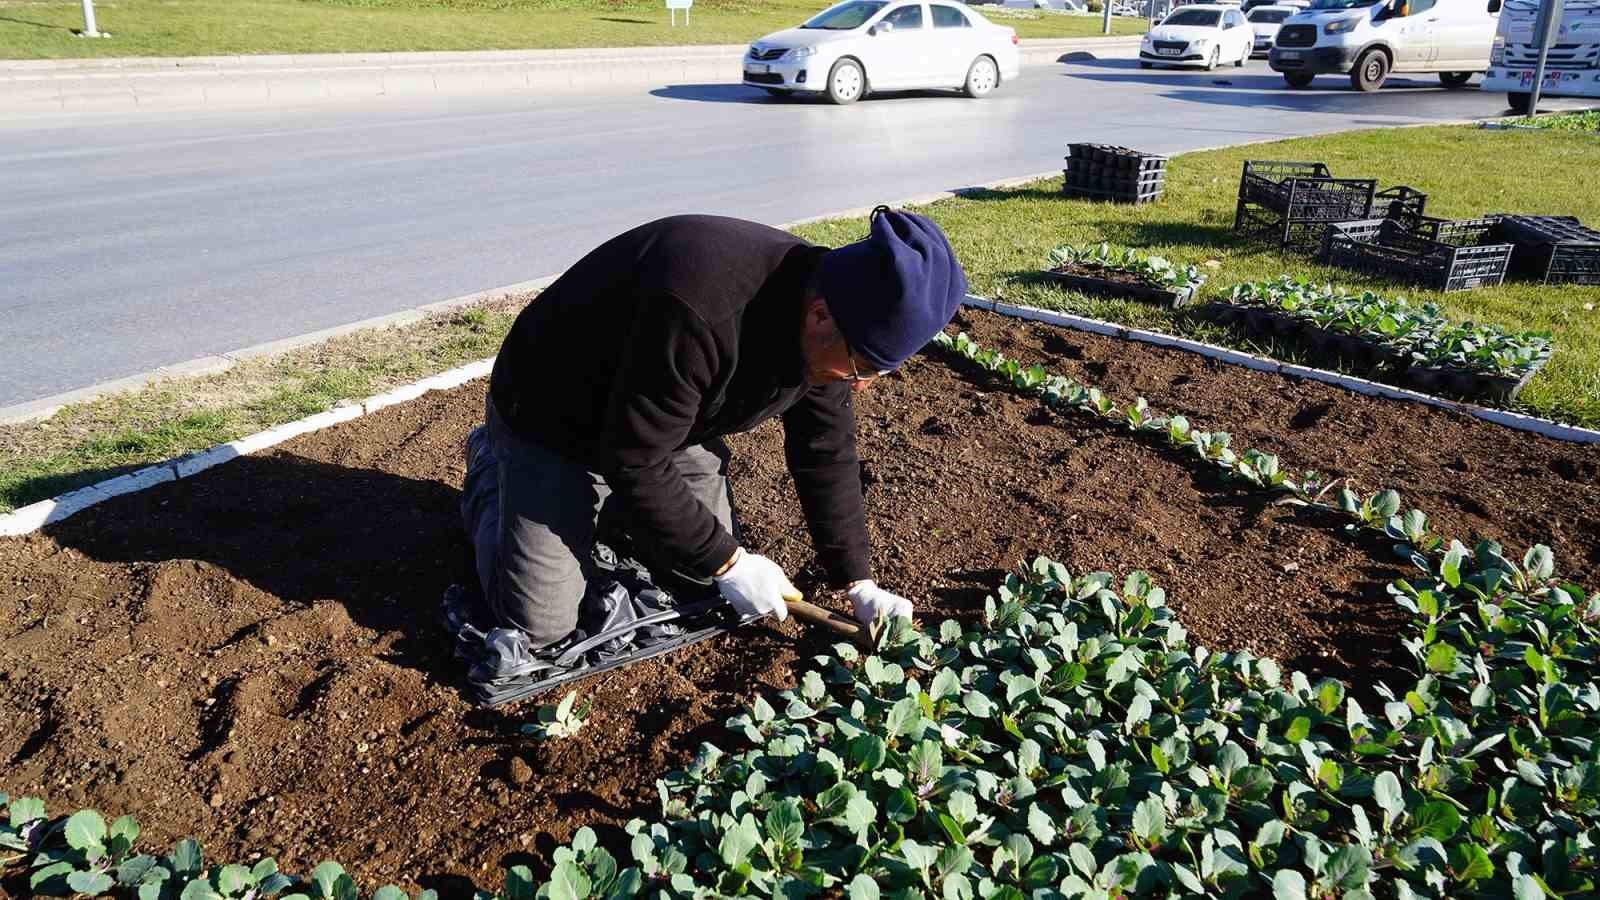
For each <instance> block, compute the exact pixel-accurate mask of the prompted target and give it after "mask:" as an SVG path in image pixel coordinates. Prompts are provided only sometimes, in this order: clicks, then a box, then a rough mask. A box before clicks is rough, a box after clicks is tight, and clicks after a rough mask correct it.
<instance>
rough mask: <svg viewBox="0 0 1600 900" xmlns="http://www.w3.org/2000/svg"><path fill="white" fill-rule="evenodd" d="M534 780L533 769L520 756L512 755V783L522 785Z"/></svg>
mask: <svg viewBox="0 0 1600 900" xmlns="http://www.w3.org/2000/svg"><path fill="white" fill-rule="evenodd" d="M532 780H533V769H532V768H531V767H529V765H528V763H527V761H526V760H524V759H523V758H522V757H520V756H513V757H511V783H512V784H514V785H516V786H517V787H522V786H523V785H525V784H527V783H528V782H530V781H532Z"/></svg>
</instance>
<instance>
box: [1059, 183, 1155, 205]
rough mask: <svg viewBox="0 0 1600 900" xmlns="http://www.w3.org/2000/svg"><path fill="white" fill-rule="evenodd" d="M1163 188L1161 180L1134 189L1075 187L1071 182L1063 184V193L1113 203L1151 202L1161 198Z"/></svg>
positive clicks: (1083, 198)
mask: <svg viewBox="0 0 1600 900" xmlns="http://www.w3.org/2000/svg"><path fill="white" fill-rule="evenodd" d="M1163 190H1164V187H1163V185H1162V184H1161V183H1160V182H1157V183H1156V184H1154V185H1140V186H1138V187H1136V188H1132V189H1122V188H1110V189H1107V188H1090V187H1075V186H1073V185H1070V184H1063V185H1062V186H1061V193H1063V194H1065V195H1066V196H1068V197H1073V198H1076V199H1081V200H1099V201H1105V202H1111V203H1150V202H1151V201H1154V200H1157V199H1159V198H1160V197H1161V193H1162V191H1163Z"/></svg>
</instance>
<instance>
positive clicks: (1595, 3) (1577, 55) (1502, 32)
mask: <svg viewBox="0 0 1600 900" xmlns="http://www.w3.org/2000/svg"><path fill="white" fill-rule="evenodd" d="M1488 3H1489V6H1488V9H1489V11H1490V12H1491V13H1492V12H1495V11H1497V10H1498V11H1499V13H1500V27H1499V29H1498V30H1497V31H1496V33H1495V37H1494V46H1493V48H1492V49H1491V50H1490V51H1489V70H1488V71H1487V72H1485V73H1484V76H1483V89H1484V90H1486V91H1505V92H1506V100H1507V102H1508V104H1509V105H1510V107H1511V109H1512V110H1513V111H1515V112H1519V113H1520V112H1527V111H1528V97H1529V93H1530V92H1531V91H1532V90H1533V74H1534V69H1535V67H1536V66H1537V65H1538V62H1539V36H1538V31H1537V25H1538V22H1539V6H1540V0H1504V6H1503V7H1502V6H1501V0H1488ZM1539 93H1540V95H1541V96H1545V97H1593V98H1597V99H1600V0H1566V9H1565V11H1564V12H1563V13H1562V15H1561V20H1560V24H1559V25H1557V31H1556V34H1555V39H1554V40H1552V41H1551V43H1550V54H1549V56H1547V57H1546V58H1545V66H1544V83H1543V84H1542V85H1541V86H1540V88H1539Z"/></svg>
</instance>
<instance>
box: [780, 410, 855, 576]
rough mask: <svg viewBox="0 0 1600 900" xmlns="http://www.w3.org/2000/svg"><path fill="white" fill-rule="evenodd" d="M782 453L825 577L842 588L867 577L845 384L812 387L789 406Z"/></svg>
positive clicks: (852, 428) (852, 422) (852, 424)
mask: <svg viewBox="0 0 1600 900" xmlns="http://www.w3.org/2000/svg"><path fill="white" fill-rule="evenodd" d="M783 452H784V457H785V460H786V461H787V462H788V465H789V474H790V475H792V476H794V485H795V491H796V493H798V494H799V495H800V508H801V509H802V510H804V511H805V516H806V526H807V527H808V528H809V529H810V531H811V542H812V544H813V545H815V547H816V550H817V557H818V559H819V560H820V561H821V562H822V567H823V569H824V570H825V571H826V572H827V573H828V578H829V580H830V581H832V582H833V583H834V584H835V585H839V586H842V585H844V584H846V583H848V582H851V581H859V580H861V579H863V578H870V577H871V559H872V548H871V546H870V543H869V539H868V537H867V517H866V509H865V503H864V501H863V499H862V494H861V461H860V459H859V458H858V457H857V455H856V416H855V405H854V403H853V402H852V400H851V392H850V386H849V385H847V384H844V383H837V384H829V385H822V386H818V387H813V388H812V389H810V390H809V391H807V392H806V393H805V395H804V396H802V397H801V399H800V402H799V403H796V404H795V405H794V406H792V407H790V408H789V410H788V411H787V412H785V413H784V414H783Z"/></svg>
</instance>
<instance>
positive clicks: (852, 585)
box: [844, 578, 872, 593]
mask: <svg viewBox="0 0 1600 900" xmlns="http://www.w3.org/2000/svg"><path fill="white" fill-rule="evenodd" d="M871 583H872V579H871V578H858V579H856V580H855V581H852V582H850V583H849V584H847V585H845V587H844V589H845V592H846V593H848V592H850V591H853V590H855V589H856V588H858V587H860V586H862V585H863V584H871Z"/></svg>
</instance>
